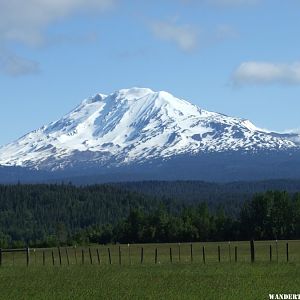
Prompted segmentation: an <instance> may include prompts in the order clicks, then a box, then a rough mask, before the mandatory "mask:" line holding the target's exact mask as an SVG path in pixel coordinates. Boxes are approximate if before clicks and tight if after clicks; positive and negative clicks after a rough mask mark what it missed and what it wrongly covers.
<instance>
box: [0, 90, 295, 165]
mask: <svg viewBox="0 0 300 300" xmlns="http://www.w3.org/2000/svg"><path fill="white" fill-rule="evenodd" d="M297 147H298V143H297V141H296V139H295V138H290V136H289V135H281V134H278V133H270V132H267V131H264V130H261V129H259V128H257V127H255V126H254V125H253V124H252V123H251V122H250V121H248V120H244V119H240V118H234V117H229V116H225V115H222V114H219V113H214V112H209V111H206V110H202V109H200V108H199V107H197V106H195V105H192V104H191V103H189V102H187V101H185V100H182V99H178V98H176V97H174V96H172V95H171V94H169V93H167V92H163V91H160V92H154V91H152V90H150V89H144V88H132V89H123V90H119V91H117V92H115V93H113V94H111V95H108V96H106V95H102V94H97V95H96V96H94V97H92V98H89V99H86V100H84V101H83V102H82V103H81V104H80V105H79V106H78V107H77V108H75V109H74V110H73V111H71V112H70V113H69V114H67V115H65V116H64V117H63V118H61V119H60V120H58V121H56V122H53V123H50V124H49V125H46V126H43V127H42V128H40V129H38V130H36V131H33V132H31V133H29V134H27V135H25V136H23V137H22V138H20V139H19V140H17V141H15V142H13V143H11V144H8V145H6V146H3V147H1V148H0V165H6V166H26V167H31V168H36V169H50V170H55V169H63V168H65V167H68V166H73V165H74V164H76V162H77V161H80V162H81V163H84V162H87V163H89V164H91V163H97V164H100V165H124V164H130V163H134V162H144V161H148V160H150V159H154V158H162V159H165V158H168V157H173V156H176V155H179V154H201V153H204V152H205V153H208V152H225V151H246V152H247V151H251V152H257V151H261V150H287V149H294V148H297Z"/></svg>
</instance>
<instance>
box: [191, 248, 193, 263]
mask: <svg viewBox="0 0 300 300" xmlns="http://www.w3.org/2000/svg"><path fill="white" fill-rule="evenodd" d="M191 262H193V244H191Z"/></svg>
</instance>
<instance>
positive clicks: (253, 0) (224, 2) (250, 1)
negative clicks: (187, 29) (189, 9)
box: [180, 0, 263, 7]
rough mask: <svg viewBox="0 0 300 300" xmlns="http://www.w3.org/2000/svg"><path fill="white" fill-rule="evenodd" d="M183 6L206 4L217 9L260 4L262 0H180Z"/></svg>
mask: <svg viewBox="0 0 300 300" xmlns="http://www.w3.org/2000/svg"><path fill="white" fill-rule="evenodd" d="M180 1H181V2H182V3H184V4H191V3H194V4H208V5H213V6H219V7H239V6H245V5H246V6H249V5H254V4H258V3H260V2H262V1H263V0H180Z"/></svg>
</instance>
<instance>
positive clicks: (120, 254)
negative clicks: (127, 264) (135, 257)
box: [119, 246, 122, 265]
mask: <svg viewBox="0 0 300 300" xmlns="http://www.w3.org/2000/svg"><path fill="white" fill-rule="evenodd" d="M119 265H122V252H121V246H119Z"/></svg>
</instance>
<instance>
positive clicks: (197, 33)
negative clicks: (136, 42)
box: [149, 20, 239, 53]
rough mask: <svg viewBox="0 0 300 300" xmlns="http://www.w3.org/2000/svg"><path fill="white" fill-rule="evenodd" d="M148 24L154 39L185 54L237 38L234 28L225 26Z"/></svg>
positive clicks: (169, 22) (154, 22)
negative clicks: (172, 45)
mask: <svg viewBox="0 0 300 300" xmlns="http://www.w3.org/2000/svg"><path fill="white" fill-rule="evenodd" d="M149 24H150V29H151V31H152V33H153V34H154V36H155V37H156V38H158V39H160V40H163V41H166V42H170V43H173V44H174V45H175V46H177V47H178V48H179V49H180V50H182V51H184V52H187V53H191V52H193V51H194V50H196V49H200V48H201V49H202V48H205V47H210V46H213V45H215V44H218V43H219V42H222V41H224V40H228V39H233V38H237V37H238V36H239V33H238V32H237V31H236V30H235V28H233V27H231V26H230V25H227V24H221V25H218V26H216V27H215V28H213V29H206V28H199V27H196V26H193V25H191V24H179V23H178V22H177V21H176V20H171V21H153V22H150V23H149Z"/></svg>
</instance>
